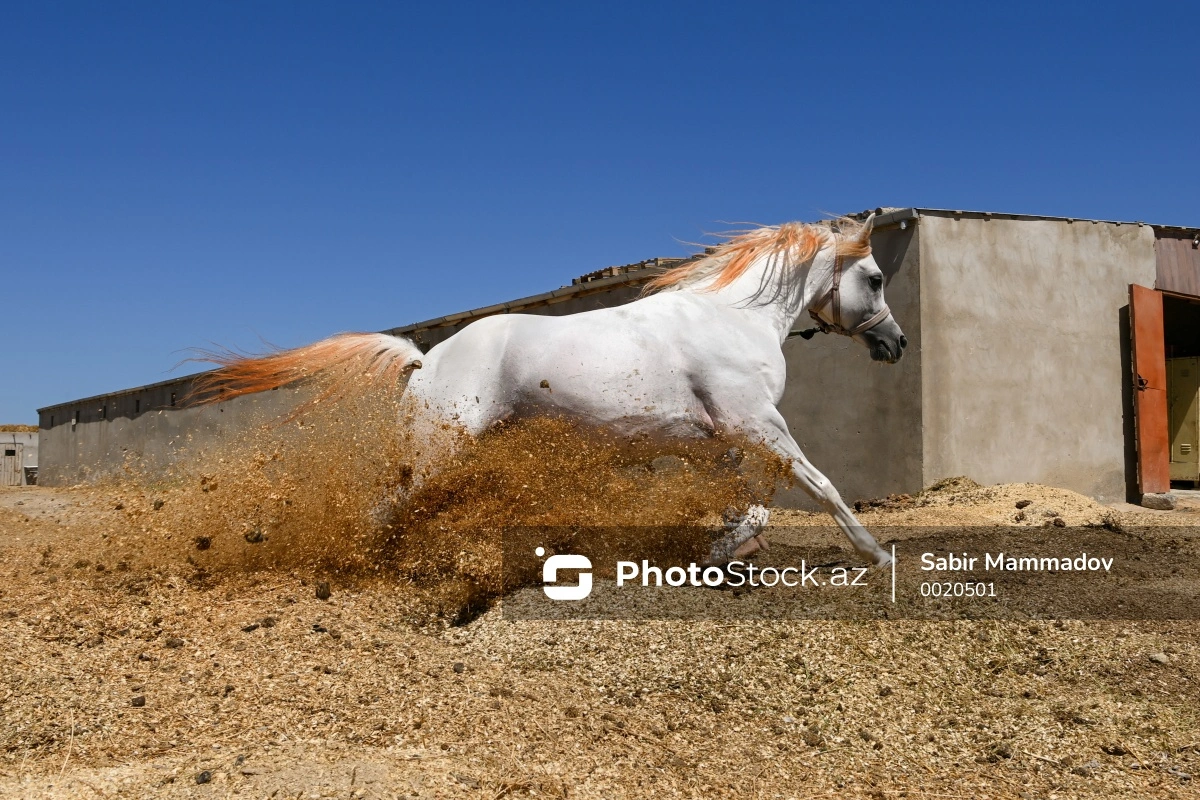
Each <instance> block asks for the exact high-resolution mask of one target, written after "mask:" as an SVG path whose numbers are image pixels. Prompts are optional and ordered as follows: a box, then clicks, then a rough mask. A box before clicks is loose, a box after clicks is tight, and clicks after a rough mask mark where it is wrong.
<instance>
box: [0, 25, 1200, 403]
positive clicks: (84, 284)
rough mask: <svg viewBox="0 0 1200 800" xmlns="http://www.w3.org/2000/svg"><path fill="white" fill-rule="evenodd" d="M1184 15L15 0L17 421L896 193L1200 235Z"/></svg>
mask: <svg viewBox="0 0 1200 800" xmlns="http://www.w3.org/2000/svg"><path fill="white" fill-rule="evenodd" d="M1191 10H1194V9H1189V6H1186V5H1184V4H1182V3H1180V4H1175V5H1169V4H1168V5H1158V6H1155V5H1153V4H1138V5H1136V6H1135V5H1133V4H1105V3H1095V2H1094V3H1078V4H1073V3H1047V2H1041V3H1035V4H1022V3H1004V4H997V3H987V4H984V3H958V4H951V3H944V4H943V3H929V4H923V3H910V4H896V3H886V4H871V3H860V4H840V3H839V4H820V5H816V4H801V3H795V2H790V3H778V4H773V3H748V4H737V5H735V4H732V3H730V4H713V3H704V2H692V3H679V4H671V3H636V4H623V3H612V2H608V3H603V4H594V5H584V4H574V3H545V4H536V3H507V4H505V3H488V4H484V3H478V4H475V3H458V4H450V3H428V4H421V5H416V4H403V3H398V2H397V3H378V4H370V3H338V4H334V3H317V2H304V3H296V2H288V3H283V2H280V3H264V2H239V3H218V2H206V3H149V2H147V3H121V2H105V3H79V4H64V3H11V2H5V3H2V4H0V120H2V122H0V189H2V190H0V276H2V277H3V285H4V290H5V296H6V298H7V300H8V302H7V303H6V304H5V306H6V314H7V320H8V324H7V325H5V326H4V330H5V341H6V342H7V346H6V347H5V349H4V351H3V353H4V364H5V368H4V369H3V370H2V371H0V422H35V421H36V415H35V413H34V409H35V408H37V407H39V406H43V405H49V404H53V403H57V402H62V401H67V400H71V399H75V398H78V397H82V396H85V395H91V394H97V393H101V392H105V391H111V390H117V389H122V388H126V387H130V386H135V385H139V384H143V383H149V382H153V381H158V380H163V379H165V378H167V377H169V376H170V375H172V374H182V372H175V373H173V372H170V369H171V367H172V366H173V365H174V364H175V363H176V362H177V361H178V360H179V359H180V358H181V357H182V354H181V353H180V352H179V351H181V350H182V349H184V348H187V347H189V346H194V345H207V344H208V343H210V342H217V343H221V344H225V345H231V346H237V347H246V348H256V347H258V346H259V342H260V337H261V339H266V340H269V341H271V342H273V343H275V344H279V345H284V346H292V345H298V344H302V343H305V342H309V341H312V340H315V339H319V338H323V337H325V336H327V335H329V334H331V333H334V332H337V331H343V330H379V329H383V328H388V327H392V326H395V325H402V324H406V323H409V322H414V321H417V320H421V319H427V318H429V317H434V316H439V315H442V314H446V313H450V312H454V311H459V310H463V309H466V308H470V307H475V306H481V305H487V304H490V303H493V302H497V301H501V300H506V299H511V298H515V297H520V296H523V295H527V294H534V293H538V292H542V291H546V290H548V289H551V288H554V287H557V286H560V285H562V284H564V283H569V282H570V280H571V278H572V277H573V276H576V275H579V274H581V273H583V272H587V271H590V270H593V269H598V268H600V267H604V266H607V265H611V264H622V263H627V262H631V261H637V260H640V259H643V258H647V257H652V256H659V255H665V256H671V255H682V254H684V253H685V252H686V251H687V248H686V247H685V246H683V245H681V244H679V240H686V241H694V240H696V239H697V238H698V237H699V236H700V234H701V233H702V232H704V231H706V230H712V229H714V228H719V227H720V223H719V221H721V220H738V221H741V220H753V221H759V222H779V221H784V220H788V219H813V218H817V217H819V216H821V215H822V214H823V213H825V212H842V211H849V210H859V209H863V208H868V207H872V208H873V207H875V206H880V205H885V206H886V205H917V206H933V207H951V208H968V209H986V210H996V211H1012V212H1023V213H1043V214H1060V215H1068V216H1077V217H1100V218H1109V219H1126V220H1146V221H1151V222H1163V223H1169V224H1183V225H1200V192H1198V188H1200V182H1198V180H1197V178H1198V172H1200V166H1198V163H1200V162H1198V159H1197V154H1198V147H1197V144H1198V143H1200V124H1198V123H1200V112H1198V111H1197V105H1198V101H1197V99H1196V91H1197V87H1198V86H1200V80H1198V79H1200V58H1197V56H1196V49H1195V48H1196V45H1195V41H1196V38H1195V37H1196V32H1195V26H1194V25H1193V24H1192V21H1193V20H1192V17H1193V14H1192V13H1191Z"/></svg>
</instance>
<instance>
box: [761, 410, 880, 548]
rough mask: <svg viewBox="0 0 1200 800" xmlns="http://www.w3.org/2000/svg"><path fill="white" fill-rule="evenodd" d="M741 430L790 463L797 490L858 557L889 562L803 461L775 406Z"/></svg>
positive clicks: (829, 486)
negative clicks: (822, 513)
mask: <svg viewBox="0 0 1200 800" xmlns="http://www.w3.org/2000/svg"><path fill="white" fill-rule="evenodd" d="M741 428H742V432H743V433H745V434H747V435H750V436H754V435H757V436H759V437H761V439H762V442H763V443H764V444H766V445H767V446H768V447H770V448H771V449H772V450H774V451H775V452H776V453H778V454H779V455H780V456H782V457H784V458H786V459H789V460H790V461H791V463H792V475H794V476H795V478H796V481H797V482H798V483H799V484H800V487H801V488H802V489H804V491H805V492H806V493H807V494H808V495H809V496H810V497H812V498H813V499H814V500H816V501H817V502H818V503H820V504H821V506H822V507H823V508H824V509H825V511H826V512H828V513H829V515H830V516H831V517H833V519H834V521H835V522H836V523H837V525H838V527H839V528H841V529H842V532H843V533H845V534H846V537H847V538H848V539H849V540H850V543H851V544H852V545H853V546H854V549H855V550H856V551H857V552H858V554H859V555H860V556H862V557H863V558H865V559H867V560H868V561H870V562H871V564H872V565H874V566H877V567H878V566H883V565H885V564H888V563H890V562H891V560H892V557H891V554H889V553H888V552H887V551H886V550H884V549H883V548H882V547H880V546H879V543H878V542H877V541H875V537H874V536H872V535H871V533H870V532H869V531H868V530H867V529H866V528H864V527H863V526H862V523H860V522H859V521H858V519H857V518H855V516H854V512H852V511H851V510H850V509H849V507H848V506H847V505H846V503H845V502H844V501H843V500H842V496H841V495H840V494H838V490H837V489H835V488H834V486H833V484H832V483H831V482H830V481H829V478H826V477H825V476H824V475H822V474H821V472H820V471H819V470H818V469H817V468H816V467H814V466H813V465H812V464H811V463H809V460H808V459H807V458H805V457H804V453H803V452H802V451H801V450H800V445H799V444H797V443H796V440H795V439H793V438H792V434H791V433H790V432H789V431H788V428H787V423H786V422H785V421H784V419H783V416H782V415H781V414H780V413H779V411H778V409H776V408H775V407H774V406H771V407H770V408H769V409H763V410H762V412H761V414H760V415H755V416H753V417H751V418H749V419H747V420H745V421H744V422H743V424H742V425H741Z"/></svg>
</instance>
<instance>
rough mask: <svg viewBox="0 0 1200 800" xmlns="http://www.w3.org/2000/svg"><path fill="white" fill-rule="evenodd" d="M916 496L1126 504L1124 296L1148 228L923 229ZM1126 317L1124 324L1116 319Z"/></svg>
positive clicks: (1040, 223)
mask: <svg viewBox="0 0 1200 800" xmlns="http://www.w3.org/2000/svg"><path fill="white" fill-rule="evenodd" d="M920 228H921V255H920V261H921V308H922V320H921V322H922V329H923V331H924V337H923V342H922V353H921V361H922V367H923V376H922V392H921V393H922V406H923V409H924V435H923V441H924V445H923V449H924V452H925V460H924V468H923V479H922V482H923V483H925V484H929V483H931V482H933V481H935V480H938V479H940V478H944V477H949V476H952V475H968V476H970V477H971V478H974V479H975V480H977V481H979V482H980V483H1000V482H1013V481H1016V482H1020V481H1032V482H1038V483H1044V484H1048V485H1050V486H1060V487H1064V488H1068V489H1074V490H1075V491H1078V492H1081V493H1083V494H1086V495H1089V496H1091V497H1095V498H1097V499H1100V500H1104V501H1116V500H1123V499H1125V496H1126V476H1127V469H1128V466H1127V463H1126V461H1127V456H1128V451H1127V442H1126V438H1127V436H1126V415H1127V408H1126V406H1127V402H1126V400H1125V399H1124V398H1123V394H1125V395H1127V384H1128V382H1129V380H1130V377H1129V375H1128V367H1127V361H1125V360H1124V358H1123V355H1124V354H1125V353H1127V352H1128V341H1127V335H1128V334H1127V332H1123V331H1122V314H1123V310H1124V309H1125V308H1126V307H1127V306H1128V304H1129V297H1128V284H1130V283H1137V284H1141V285H1144V286H1153V285H1154V278H1155V256H1154V232H1153V230H1152V229H1151V228H1150V227H1148V226H1139V225H1130V224H1125V225H1118V224H1114V223H1092V222H1088V221H1076V222H1067V221H1053V220H1028V219H1027V220H1009V219H999V218H992V219H987V218H970V217H964V218H961V219H960V218H956V217H955V216H953V215H949V216H931V215H923V216H922V218H921V222H920ZM1125 313H1127V312H1125Z"/></svg>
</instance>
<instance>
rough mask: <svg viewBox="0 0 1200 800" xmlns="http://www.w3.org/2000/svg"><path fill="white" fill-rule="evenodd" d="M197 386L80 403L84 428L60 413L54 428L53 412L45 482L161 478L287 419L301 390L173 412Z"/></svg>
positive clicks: (64, 410) (45, 445)
mask: <svg viewBox="0 0 1200 800" xmlns="http://www.w3.org/2000/svg"><path fill="white" fill-rule="evenodd" d="M189 387H190V381H189V380H187V379H184V380H181V381H179V382H172V383H168V384H160V385H157V386H155V387H148V388H147V389H145V390H141V391H138V392H131V393H127V394H122V395H116V396H109V397H106V398H99V399H97V400H93V401H91V402H87V403H80V404H79V409H78V410H79V411H80V421H79V423H77V424H72V422H71V420H72V419H74V410H72V409H71V408H70V407H64V406H56V407H55V408H54V409H53V411H54V414H53V416H54V425H53V427H51V426H50V424H49V422H50V417H51V414H50V413H49V410H47V411H46V412H44V413H43V414H42V423H41V424H42V430H41V433H40V437H39V439H40V451H41V452H40V454H39V457H40V460H41V463H40V465H39V468H38V483H40V484H42V485H45V486H70V485H73V484H76V483H83V482H87V481H94V480H97V479H101V478H105V477H111V476H115V475H119V474H121V473H122V472H123V471H124V470H125V469H131V470H136V471H139V472H143V473H146V474H156V473H161V472H163V471H164V470H166V469H167V468H168V467H169V466H170V465H171V464H173V463H175V462H176V461H177V460H179V459H181V458H188V457H191V456H194V455H195V454H197V453H199V452H202V451H209V450H212V449H214V448H220V447H221V446H222V445H223V444H224V443H226V442H229V441H232V439H233V438H234V437H235V436H237V435H238V434H239V433H242V432H244V431H246V430H248V429H249V428H250V427H251V426H253V425H256V424H263V423H266V422H270V421H272V420H273V419H276V418H277V417H280V416H282V415H283V414H286V413H287V412H288V411H290V410H291V409H293V408H294V407H295V405H296V404H297V392H298V391H300V390H297V389H277V390H275V391H270V392H263V393H261V394H256V395H250V396H247V397H240V398H237V399H235V400H231V401H228V402H225V403H219V404H216V405H211V406H203V407H198V408H182V407H178V406H176V407H171V405H170V396H171V394H173V393H174V394H177V396H178V398H179V400H180V401H182V398H183V397H184V396H185V394H186V391H187V389H188V388H189ZM101 407H103V408H104V412H103V416H101V412H100V410H99V409H100V408H101ZM135 408H137V409H139V410H137V411H135V410H134V409H135ZM64 417H65V421H64Z"/></svg>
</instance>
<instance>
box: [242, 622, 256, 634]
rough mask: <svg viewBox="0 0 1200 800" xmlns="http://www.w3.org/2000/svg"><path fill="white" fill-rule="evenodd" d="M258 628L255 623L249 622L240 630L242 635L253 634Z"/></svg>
mask: <svg viewBox="0 0 1200 800" xmlns="http://www.w3.org/2000/svg"><path fill="white" fill-rule="evenodd" d="M258 628H259V625H258V623H257V622H251V623H250V624H249V625H247V626H246V627H244V628H242V631H243V632H244V633H253V632H254V631H256V630H258Z"/></svg>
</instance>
